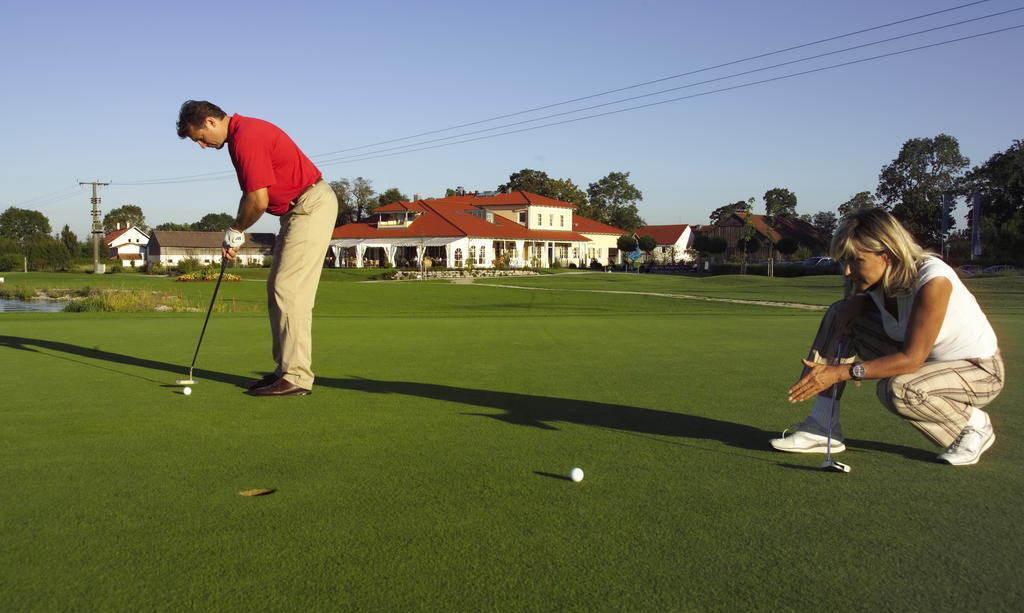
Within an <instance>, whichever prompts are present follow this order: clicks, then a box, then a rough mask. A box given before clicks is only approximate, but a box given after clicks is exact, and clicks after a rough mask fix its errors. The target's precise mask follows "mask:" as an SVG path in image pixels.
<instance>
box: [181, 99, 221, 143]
mask: <svg viewBox="0 0 1024 613" xmlns="http://www.w3.org/2000/svg"><path fill="white" fill-rule="evenodd" d="M227 116H228V114H227V113H225V112H224V111H222V110H221V108H220V107H219V106H217V105H216V104H214V103H212V102H207V101H206V100H186V101H185V104H182V105H181V111H180V112H179V113H178V138H185V137H186V136H188V130H189V128H195V129H199V128H201V127H203V122H204V121H206V118H207V117H213V118H214V119H224V118H225V117H227Z"/></svg>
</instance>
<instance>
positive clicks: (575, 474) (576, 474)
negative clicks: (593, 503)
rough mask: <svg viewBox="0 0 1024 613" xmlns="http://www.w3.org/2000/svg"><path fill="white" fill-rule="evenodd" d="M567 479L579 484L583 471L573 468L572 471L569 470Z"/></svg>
mask: <svg viewBox="0 0 1024 613" xmlns="http://www.w3.org/2000/svg"><path fill="white" fill-rule="evenodd" d="M569 478H570V479H572V480H573V481H574V482H576V483H579V482H580V481H583V469H582V468H574V469H572V470H570V471H569Z"/></svg>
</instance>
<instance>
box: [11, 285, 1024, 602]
mask: <svg viewBox="0 0 1024 613" xmlns="http://www.w3.org/2000/svg"><path fill="white" fill-rule="evenodd" d="M246 272H250V271H246ZM260 272H262V274H263V277H264V278H265V274H266V273H265V271H258V270H257V271H252V273H253V274H251V275H246V278H247V279H249V280H250V281H248V282H241V283H232V284H224V286H222V288H221V295H220V298H219V299H218V300H219V301H220V300H226V301H230V300H234V301H236V302H237V303H239V304H251V305H260V304H262V300H263V296H264V287H263V284H262V283H259V282H257V281H259V280H260V275H259V274H258V273H260ZM360 272H362V271H360ZM118 276H120V277H121V278H120V279H117V280H110V283H111V286H112V287H135V288H147V289H154V290H166V289H167V288H168V287H170V288H171V289H173V290H174V291H179V290H180V291H182V292H184V293H185V294H186V295H188V296H190V299H192V300H193V301H195V302H198V303H199V304H201V305H203V306H204V307H205V305H206V304H208V301H209V295H210V292H211V291H212V289H213V288H212V284H202V283H182V284H174V283H173V282H171V281H170V280H168V279H152V278H145V277H142V276H141V275H106V276H105V277H102V279H103V281H104V282H107V281H108V279H109V278H110V277H118ZM29 277H30V278H28V279H23V280H19V282H29V283H30V284H33V286H36V287H57V286H58V285H60V284H61V283H62V282H63V283H67V282H68V280H69V279H71V278H73V277H74V275H58V274H53V275H38V276H35V277H33V276H32V275H29ZM81 277H82V278H83V279H82V281H81V283H86V284H90V285H92V286H95V285H96V279H95V278H93V277H92V275H81ZM365 278H367V275H366V274H365V273H364V274H352V273H349V272H347V271H335V270H329V271H325V274H324V280H323V283H322V284H321V290H320V294H319V297H318V306H317V317H316V320H315V323H314V326H315V329H314V333H315V348H314V349H315V356H314V357H315V363H314V367H315V369H316V370H317V373H318V380H317V386H316V389H315V393H314V395H312V396H310V397H306V398H283V399H257V398H253V397H249V396H247V395H245V394H243V393H241V391H240V388H239V387H238V385H239V384H240V383H242V382H244V381H245V380H246V379H248V378H250V377H252V376H254V375H257V374H259V373H261V372H263V370H264V369H265V368H266V367H267V366H268V364H267V362H268V361H269V359H268V355H269V346H268V339H267V331H266V327H267V324H266V319H265V315H263V314H261V313H259V312H253V313H215V314H214V316H213V317H212V318H211V320H210V325H209V328H208V330H207V332H206V338H205V340H204V343H203V348H202V350H201V353H200V356H199V360H198V364H197V372H196V377H197V378H198V379H200V382H199V383H198V384H197V385H196V386H194V390H195V392H194V393H193V395H192V396H190V397H184V396H182V395H180V394H179V393H176V388H174V387H171V386H170V384H171V383H172V382H173V381H174V379H176V378H178V377H180V376H182V374H183V373H184V371H185V370H187V366H188V363H189V361H190V360H191V356H192V352H193V351H194V349H195V341H196V338H197V336H198V333H199V329H200V327H201V325H202V316H203V315H202V313H140V314H114V313H77V314H72V313H68V314H64V313H38V314H36V313H7V314H3V315H0V366H2V368H3V372H4V373H5V374H6V380H7V383H6V384H5V386H4V394H3V398H4V401H3V403H2V405H0V480H2V483H3V484H4V485H3V499H2V500H3V503H2V506H0V538H2V542H3V556H2V557H0V594H3V598H4V607H3V608H4V609H7V610H18V611H28V610H40V611H43V610H46V611H48V610H55V609H58V610H59V609H103V610H181V609H197V610H249V609H267V610H311V609H315V610H325V609H343V610H407V609H408V610H430V611H435V610H460V611H481V610H531V611H536V610H624V611H627V610H628V611H635V610H659V611H660V610H707V609H716V610H780V609H781V610H807V609H810V608H812V607H816V606H828V607H829V608H830V609H837V610H851V611H852V610H863V609H886V610H893V609H899V610H919V611H932V610H939V609H947V608H951V609H956V608H964V609H969V610H1016V609H1017V608H1018V604H1019V601H1020V599H1021V597H1022V596H1024V588H1022V587H1021V583H1020V581H1019V579H1018V575H1019V566H1020V564H1021V562H1024V550H1022V548H1021V546H1020V543H1021V537H1022V535H1021V528H1020V525H1021V521H1020V520H1021V518H1022V511H1021V509H1022V508H1024V504H1022V503H1024V500H1022V497H1024V495H1022V492H1024V477H1022V474H1024V473H1022V471H1021V470H1020V468H1019V467H1020V466H1021V462H1022V461H1024V453H1022V451H1021V445H1020V444H1018V442H1019V441H1020V440H1021V437H1022V435H1024V420H1022V419H1021V417H1020V413H1019V411H1017V410H1016V409H1017V408H1018V407H1019V406H1020V405H1021V401H1022V399H1024V387H1022V386H1021V384H1020V383H1019V382H1018V380H1017V378H1015V377H1014V376H1013V374H1012V373H1013V372H1015V364H1017V363H1018V362H1019V359H1020V358H1019V356H1020V355H1021V351H1022V349H1024V347H1022V345H1021V340H1020V339H1022V338H1024V334H1022V333H1024V317H1022V313H1021V311H1020V308H1021V307H1020V306H1017V305H1020V304H1021V294H1024V286H1022V284H1021V283H1020V282H1019V281H1012V282H1011V281H1009V280H1003V279H1001V280H998V283H992V284H989V283H987V282H986V283H980V284H978V283H975V284H973V285H972V289H974V290H975V291H976V292H977V293H978V297H979V300H981V301H982V302H983V304H986V305H987V307H986V308H991V310H992V321H993V324H994V325H995V326H996V329H997V332H998V334H999V335H1000V340H1001V346H1002V350H1003V353H1004V356H1005V357H1006V360H1007V363H1008V370H1009V371H1010V373H1011V375H1010V381H1009V384H1008V387H1007V388H1006V390H1005V391H1004V392H1003V395H1002V396H1001V397H1000V398H999V399H997V400H996V401H995V402H994V403H993V405H992V407H991V414H992V415H993V420H994V422H995V424H996V429H997V431H998V436H999V440H998V441H997V443H996V445H995V446H994V447H993V449H992V450H991V451H989V452H988V453H987V454H986V455H985V458H984V460H983V461H982V463H980V464H978V465H977V466H973V467H965V468H951V467H946V466H941V465H938V464H935V463H933V462H931V461H930V460H931V458H932V457H933V456H934V454H935V453H936V452H937V450H935V449H933V448H932V447H931V446H930V444H929V443H928V442H927V441H926V440H925V439H924V438H923V437H921V436H920V435H919V434H917V433H916V432H915V431H914V430H913V429H912V428H910V427H909V426H906V425H904V424H902V423H901V422H900V421H899V420H898V419H897V418H895V417H893V416H891V415H889V414H887V413H886V412H885V410H884V409H882V408H881V407H880V406H879V405H878V404H877V402H876V401H875V399H874V387H873V385H865V386H863V387H862V388H860V389H854V388H851V389H849V390H848V392H847V397H846V400H845V401H844V415H845V417H844V428H845V429H846V432H847V435H848V437H850V440H849V441H848V442H849V445H850V448H851V449H850V451H848V452H847V453H844V454H843V455H842V456H841V457H842V459H843V461H844V462H847V463H849V464H851V465H852V466H853V472H852V473H851V474H849V475H835V474H828V473H822V472H819V471H817V470H814V469H815V467H816V466H817V465H818V464H820V462H821V456H799V455H792V456H791V455H783V454H779V453H775V452H772V451H770V450H769V449H768V448H767V443H766V441H767V439H768V438H769V437H771V436H774V435H777V432H778V431H779V430H781V429H782V428H783V427H785V426H786V425H788V424H789V423H792V422H794V421H798V420H799V419H801V418H802V417H803V416H804V414H805V413H806V410H807V409H808V406H807V405H803V406H798V407H794V406H791V405H788V404H787V403H786V401H785V390H786V388H787V387H788V386H789V384H790V383H791V382H792V380H793V379H794V378H795V376H796V374H797V371H798V369H799V359H800V357H801V356H802V355H803V353H804V351H805V349H806V343H807V342H808V341H809V338H810V336H811V335H812V334H813V332H814V329H815V328H816V326H817V320H818V318H819V317H820V312H814V311H803V310H797V309H785V308H778V307H765V306H756V305H748V304H733V303H722V302H706V301H698V300H688V299H672V298H663V297H658V296H651V295H644V294H640V293H616V294H605V293H593V292H589V291H567V290H580V289H586V290H595V289H597V290H605V289H607V290H614V291H619V292H655V293H674V294H688V295H705V296H712V297H727V298H739V299H750V300H756V299H767V300H776V301H778V300H787V301H793V302H802V303H807V304H827V303H828V302H829V301H830V300H831V299H834V297H835V293H836V291H838V289H837V288H838V282H837V280H835V279H831V283H833V285H832V286H831V287H829V286H826V285H823V283H825V281H826V280H828V279H829V278H824V279H823V278H820V277H809V278H801V279H751V278H746V279H744V278H738V277H722V278H707V279H693V278H680V277H661V276H645V275H641V276H639V277H627V276H626V275H604V274H597V275H586V276H583V275H581V276H570V275H565V276H551V277H544V278H534V279H515V280H512V281H507V283H509V284H515V285H530V286H536V287H545V288H548V289H549V290H551V291H525V290H518V289H508V288H502V287H489V286H487V285H485V284H479V283H477V284H473V285H460V284H452V283H441V282H402V283H353V282H352V281H357V280H361V279H365ZM11 281H12V277H11V276H8V282H9V283H10V282H11ZM980 281H988V280H980ZM135 284H137V285H135ZM573 466H580V467H582V468H583V469H584V470H585V471H586V474H587V477H586V479H585V480H584V481H583V482H582V483H580V484H573V483H571V482H570V481H568V480H567V479H565V478H564V475H565V474H567V473H568V471H569V469H571V468H572V467H573ZM255 487H272V488H276V489H277V490H278V491H277V492H276V493H275V494H273V495H270V496H265V497H261V498H244V497H241V496H239V495H238V492H239V490H243V489H248V488H255Z"/></svg>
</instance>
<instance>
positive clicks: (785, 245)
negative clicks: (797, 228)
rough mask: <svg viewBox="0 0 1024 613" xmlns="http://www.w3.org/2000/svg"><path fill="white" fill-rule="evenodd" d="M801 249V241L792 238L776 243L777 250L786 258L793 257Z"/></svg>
mask: <svg viewBox="0 0 1024 613" xmlns="http://www.w3.org/2000/svg"><path fill="white" fill-rule="evenodd" d="M799 248H800V241H798V240H796V239H795V238H793V237H791V236H786V237H784V238H780V239H779V242H777V243H775V249H777V250H778V252H779V253H781V254H782V255H784V256H787V257H788V256H791V255H793V254H794V253H796V251H797V249H799Z"/></svg>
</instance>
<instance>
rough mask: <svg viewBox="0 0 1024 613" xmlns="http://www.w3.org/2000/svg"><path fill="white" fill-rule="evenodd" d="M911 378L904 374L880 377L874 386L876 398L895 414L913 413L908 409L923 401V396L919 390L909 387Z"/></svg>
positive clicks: (905, 414)
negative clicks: (885, 377)
mask: <svg viewBox="0 0 1024 613" xmlns="http://www.w3.org/2000/svg"><path fill="white" fill-rule="evenodd" d="M911 380H912V378H911V377H910V376H906V375H900V376H896V377H890V378H888V379H880V380H879V381H878V384H877V385H876V386H875V391H876V392H877V394H878V400H879V401H881V403H882V405H883V406H885V408H887V409H889V410H890V411H892V412H893V413H896V414H897V415H903V416H907V415H913V412H912V411H911V410H910V409H911V408H912V407H914V406H916V405H919V404H921V403H922V402H924V399H925V396H924V395H923V394H922V393H921V391H920V390H918V389H915V388H913V387H911V385H910V382H911Z"/></svg>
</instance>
